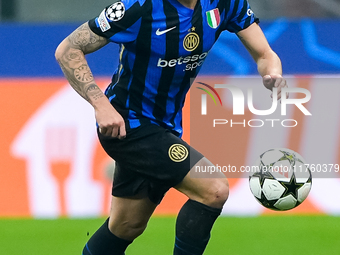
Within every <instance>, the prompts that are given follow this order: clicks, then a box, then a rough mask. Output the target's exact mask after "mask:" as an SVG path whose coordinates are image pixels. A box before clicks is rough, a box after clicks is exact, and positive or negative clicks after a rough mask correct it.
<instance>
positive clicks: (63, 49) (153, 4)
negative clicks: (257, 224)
mask: <svg viewBox="0 0 340 255" xmlns="http://www.w3.org/2000/svg"><path fill="white" fill-rule="evenodd" d="M257 23H258V19H257V18H256V17H255V16H254V13H253V12H252V10H251V9H250V7H249V4H248V3H247V1H246V0H116V1H115V2H114V3H113V4H112V5H110V6H108V7H106V8H105V9H104V10H103V11H102V12H101V13H100V15H99V16H98V17H96V18H94V19H91V20H90V21H88V22H86V23H84V24H83V25H81V26H80V27H79V28H77V29H76V30H75V31H74V32H73V33H71V34H70V35H69V36H68V37H67V38H66V39H65V40H63V41H62V42H61V43H60V45H59V46H58V48H57V50H56V53H55V55H56V59H57V60H58V62H59V64H60V66H61V68H62V70H63V72H64V74H65V76H66V78H67V79H68V81H69V83H70V85H71V86H72V87H73V88H74V89H75V90H76V91H77V92H78V93H79V94H80V95H81V96H82V97H83V98H84V99H85V100H87V101H88V102H89V103H90V104H91V105H92V106H93V108H94V111H95V117H96V121H97V127H98V129H97V132H98V136H99V140H100V142H101V144H102V146H103V148H104V149H105V151H106V152H107V153H108V155H110V156H111V157H112V158H113V159H115V161H116V170H115V173H114V180H113V188H112V203H111V211H110V215H109V218H108V220H107V221H106V222H105V223H104V224H103V225H102V226H101V227H100V228H99V229H98V230H97V232H96V233H95V234H94V235H93V236H92V237H91V238H90V239H89V241H88V243H87V244H86V245H85V247H84V249H83V255H106V254H107V255H109V254H110V255H123V254H124V253H125V250H126V248H127V247H128V245H129V244H130V243H132V241H133V240H134V239H135V238H136V237H138V236H139V235H140V234H141V233H142V232H143V231H144V229H145V228H146V225H147V222H148V220H149V218H150V216H151V215H152V213H153V211H154V210H155V208H156V206H157V205H158V204H159V203H160V202H161V200H162V198H163V196H164V194H165V193H166V192H167V191H168V190H169V189H170V188H171V187H174V188H175V189H177V190H178V191H180V192H182V193H184V194H185V195H186V196H187V197H188V201H187V202H186V203H185V204H184V205H183V207H182V209H181V210H180V212H179V214H178V217H177V221H176V237H175V245H174V252H173V253H174V254H176V255H185V254H203V252H204V249H205V247H206V245H207V243H208V241H209V238H210V231H211V229H212V226H213V224H214V222H215V220H216V218H217V217H218V216H219V215H220V213H221V209H222V207H223V205H224V203H225V201H226V200H227V198H228V193H229V187H228V182H227V179H226V178H225V177H224V175H223V176H220V178H209V179H205V178H192V177H191V176H190V169H192V168H194V167H195V166H211V165H212V163H211V162H210V161H209V160H208V159H206V158H205V157H204V156H203V155H202V154H200V153H199V152H198V151H196V150H195V149H194V148H191V147H190V146H189V145H188V144H187V143H185V142H184V141H183V140H182V139H181V138H180V137H181V135H182V126H181V123H182V112H181V110H182V107H183V104H184V99H185V95H186V93H187V91H188V90H189V87H190V84H191V82H192V79H193V78H195V77H196V75H197V74H198V71H199V69H200V67H201V65H202V63H203V61H204V59H205V58H206V56H207V54H208V52H209V50H210V49H211V47H212V46H213V44H214V43H215V41H216V40H217V39H218V37H219V35H220V33H221V32H222V31H224V30H228V31H229V32H232V33H236V34H237V36H238V37H239V38H240V40H241V41H242V43H243V44H244V45H245V47H246V48H247V49H248V51H249V52H250V54H251V55H252V57H253V58H254V60H255V62H256V64H257V67H258V71H259V73H260V75H261V76H262V77H263V82H264V85H265V86H266V87H267V88H268V89H272V88H273V87H277V88H278V93H280V91H281V88H282V87H284V86H286V81H285V79H283V78H282V76H281V75H282V70H281V62H280V59H279V58H278V56H277V55H276V54H275V53H274V52H273V51H272V49H271V48H270V46H269V45H268V42H267V40H266V39H265V37H264V35H263V33H262V31H261V29H260V27H259V26H258V24H257ZM110 42H114V43H118V44H119V45H120V53H119V66H118V68H117V70H116V72H115V73H114V75H113V77H112V82H111V84H110V85H109V86H108V87H107V89H106V91H105V94H104V93H103V92H102V91H101V90H100V88H99V87H98V86H97V84H96V82H95V80H94V78H93V76H92V73H91V70H90V67H89V66H88V64H87V62H86V59H85V55H86V54H88V53H91V52H94V51H97V50H99V49H100V48H102V47H103V46H105V45H107V44H108V43H110ZM112 54H115V53H114V52H113V53H112ZM117 54H118V53H117ZM107 64H108V63H104V62H103V65H107ZM278 96H279V97H280V95H278Z"/></svg>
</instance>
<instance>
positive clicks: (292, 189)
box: [280, 174, 303, 198]
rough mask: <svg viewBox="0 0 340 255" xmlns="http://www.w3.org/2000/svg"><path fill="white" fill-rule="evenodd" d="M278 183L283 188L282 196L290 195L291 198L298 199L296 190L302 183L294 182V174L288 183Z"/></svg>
mask: <svg viewBox="0 0 340 255" xmlns="http://www.w3.org/2000/svg"><path fill="white" fill-rule="evenodd" d="M280 183H281V185H282V186H283V187H284V188H285V192H284V193H283V195H282V196H288V195H289V194H292V195H293V197H295V198H297V197H298V194H297V191H298V189H299V188H301V187H302V186H303V183H298V182H296V177H295V174H293V175H292V177H291V178H290V180H289V182H284V181H281V182H280Z"/></svg>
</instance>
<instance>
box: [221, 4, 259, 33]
mask: <svg viewBox="0 0 340 255" xmlns="http://www.w3.org/2000/svg"><path fill="white" fill-rule="evenodd" d="M226 18H227V20H226V26H225V29H226V30H228V31H229V32H231V33H237V32H239V31H241V30H243V29H246V28H247V27H249V26H250V25H251V24H253V23H255V22H256V23H259V22H260V21H259V19H258V18H257V17H256V16H255V14H254V12H253V11H252V9H251V8H250V5H249V3H248V1H247V0H231V1H230V8H229V11H228V13H227V17H226Z"/></svg>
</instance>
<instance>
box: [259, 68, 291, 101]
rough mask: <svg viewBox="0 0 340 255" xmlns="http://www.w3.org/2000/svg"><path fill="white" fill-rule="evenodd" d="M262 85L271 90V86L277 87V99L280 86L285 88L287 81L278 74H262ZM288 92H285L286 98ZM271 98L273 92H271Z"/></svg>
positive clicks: (278, 98) (279, 93) (279, 96)
mask: <svg viewBox="0 0 340 255" xmlns="http://www.w3.org/2000/svg"><path fill="white" fill-rule="evenodd" d="M263 85H264V86H265V87H266V88H267V89H269V90H273V88H277V100H280V99H281V90H282V88H287V87H288V86H287V81H286V79H285V78H283V77H282V75H280V74H271V75H265V76H263ZM288 96H289V95H288V93H287V94H286V98H288ZM271 97H272V98H273V94H271Z"/></svg>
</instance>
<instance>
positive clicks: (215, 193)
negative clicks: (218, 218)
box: [175, 157, 229, 208]
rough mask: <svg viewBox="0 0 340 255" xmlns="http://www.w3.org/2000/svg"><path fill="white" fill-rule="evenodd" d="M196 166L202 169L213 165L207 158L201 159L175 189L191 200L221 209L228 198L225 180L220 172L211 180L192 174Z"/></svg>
mask: <svg viewBox="0 0 340 255" xmlns="http://www.w3.org/2000/svg"><path fill="white" fill-rule="evenodd" d="M198 166H199V167H203V168H204V167H208V166H213V164H212V163H211V162H210V161H209V160H208V159H207V158H205V157H204V158H202V159H201V160H199V161H198V162H197V163H196V164H195V165H194V166H193V167H192V169H191V170H190V172H189V173H188V174H187V175H186V176H185V177H184V179H183V180H182V182H180V183H179V184H178V185H176V186H175V188H176V189H177V190H178V191H180V192H182V193H183V194H185V195H186V196H188V197H189V198H190V199H192V200H196V201H198V202H201V203H203V204H206V205H209V206H212V207H217V208H219V207H222V206H223V204H224V203H225V201H226V200H227V198H228V196H229V184H228V180H227V178H226V177H225V175H224V174H223V173H221V172H220V173H214V175H212V177H211V178H207V175H200V174H197V173H194V171H195V169H196V167H198Z"/></svg>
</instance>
